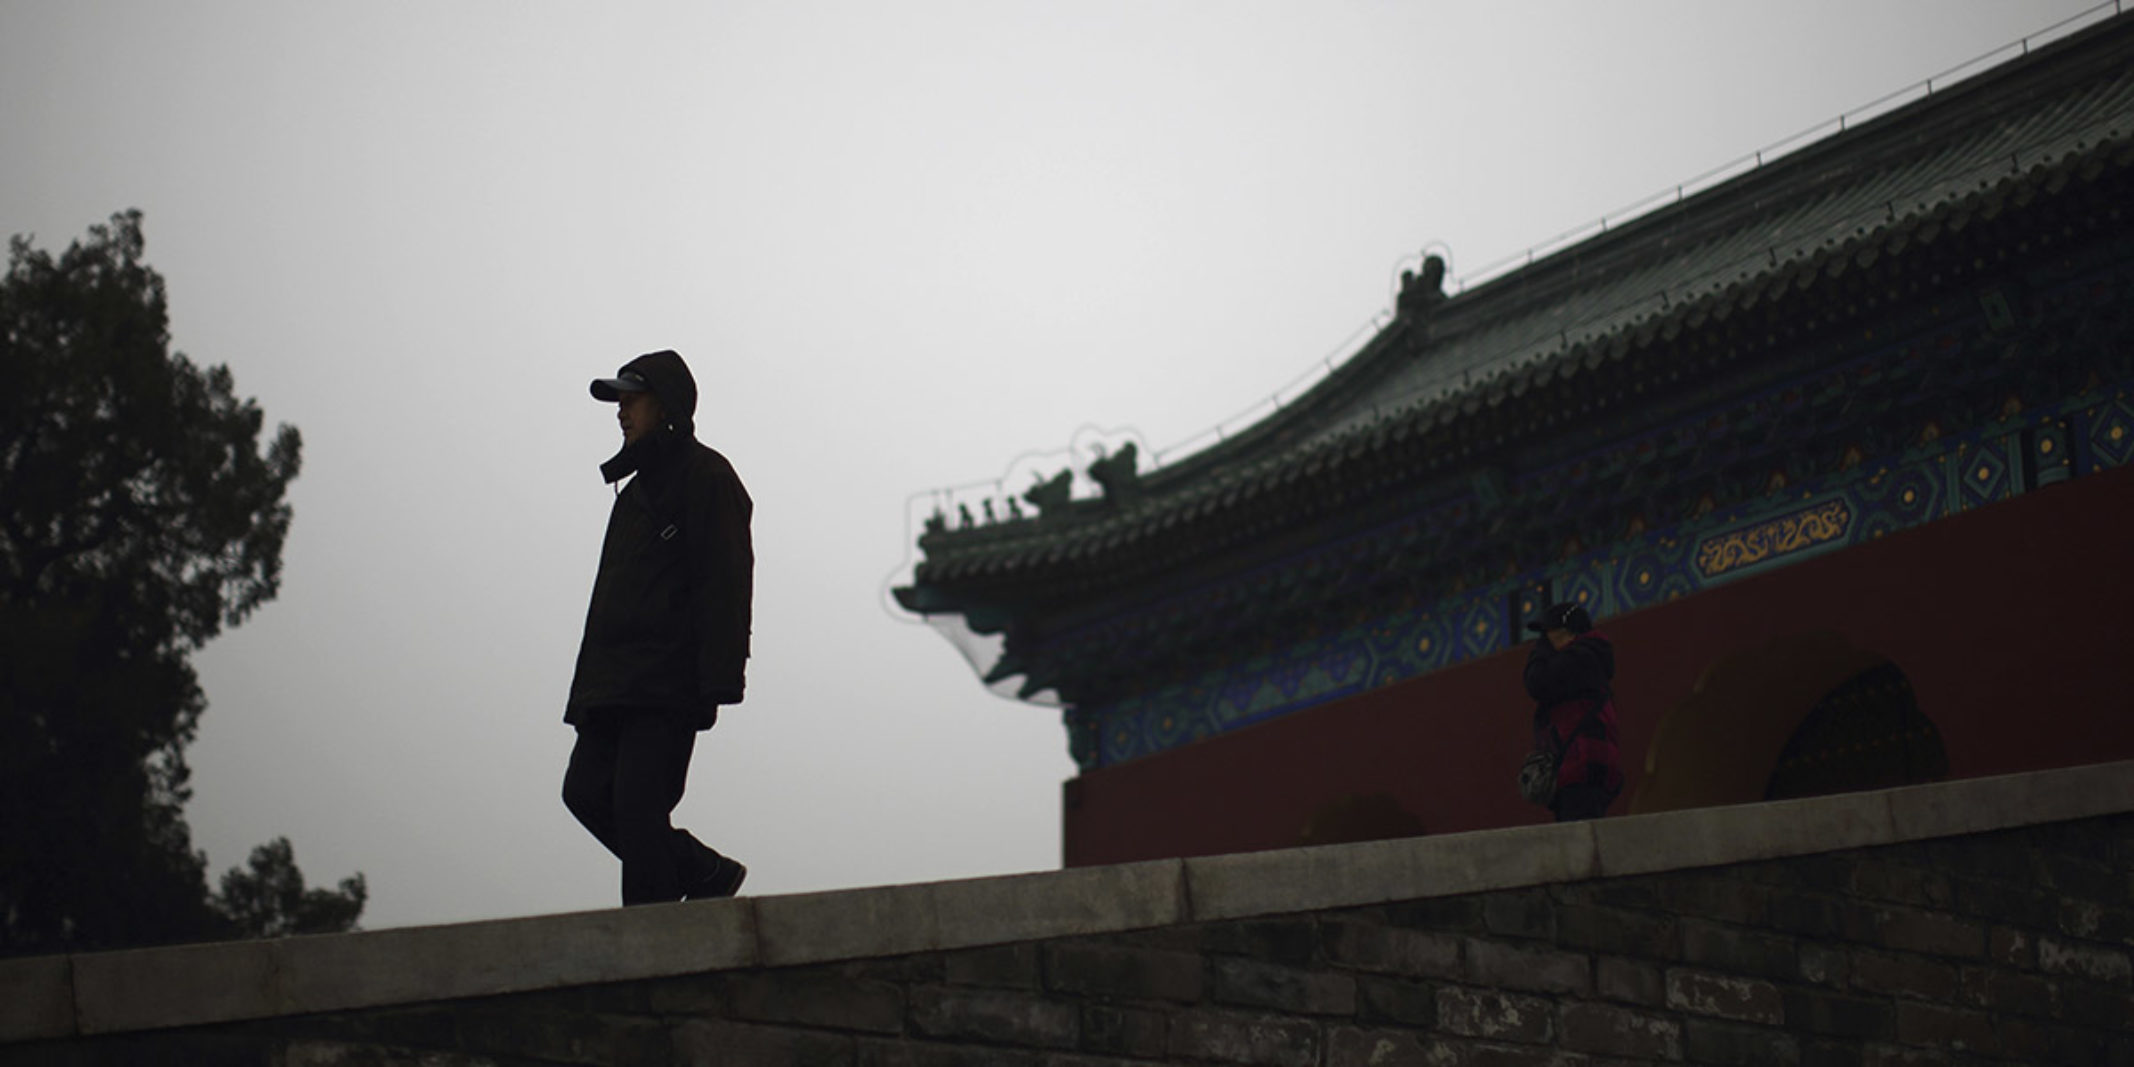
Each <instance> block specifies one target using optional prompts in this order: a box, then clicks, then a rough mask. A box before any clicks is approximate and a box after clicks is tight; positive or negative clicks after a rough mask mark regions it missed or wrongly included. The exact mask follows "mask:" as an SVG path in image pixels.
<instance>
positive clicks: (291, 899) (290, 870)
mask: <svg viewBox="0 0 2134 1067" xmlns="http://www.w3.org/2000/svg"><path fill="white" fill-rule="evenodd" d="M367 895H368V891H367V890H366V889H365V887H364V884H363V875H362V874H360V873H358V874H357V875H355V876H354V877H352V878H343V879H341V887H340V889H339V890H338V891H334V890H327V889H306V888H304V875H303V872H301V871H299V870H297V869H296V852H295V850H294V849H292V848H290V847H289V839H288V838H286V837H277V838H275V839H274V840H272V841H269V842H267V843H266V844H264V845H260V846H258V847H256V848H254V849H253V850H252V860H251V862H250V863H249V864H248V865H247V866H246V867H244V868H238V867H232V868H230V869H229V870H228V871H225V872H224V873H223V875H222V892H221V894H220V895H218V896H217V897H216V901H215V902H216V906H217V908H218V909H220V910H221V912H222V914H223V916H224V917H226V918H228V919H229V920H230V921H231V922H233V923H235V924H236V925H237V929H238V930H239V931H240V932H241V933H242V934H243V935H244V936H246V937H287V936H289V935H291V934H323V933H331V932H333V931H336V930H346V929H349V928H350V927H353V926H354V925H355V924H356V917H357V916H358V915H361V914H363V901H364V898H365V897H366V896H367Z"/></svg>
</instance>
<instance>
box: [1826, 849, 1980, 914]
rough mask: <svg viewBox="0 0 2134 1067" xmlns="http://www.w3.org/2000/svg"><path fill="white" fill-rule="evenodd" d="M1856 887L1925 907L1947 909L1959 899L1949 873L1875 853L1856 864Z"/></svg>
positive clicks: (1874, 895) (1876, 896)
mask: <svg viewBox="0 0 2134 1067" xmlns="http://www.w3.org/2000/svg"><path fill="white" fill-rule="evenodd" d="M1852 889H1853V892H1854V893H1856V894H1858V895H1860V896H1863V897H1867V898H1870V899H1874V900H1887V901H1890V902H1893V903H1897V904H1910V905H1913V906H1916V907H1922V908H1935V909H1946V908H1948V907H1949V906H1951V905H1953V904H1954V903H1955V902H1956V891H1955V890H1954V889H1953V888H1951V886H1950V883H1949V879H1948V877H1947V876H1946V875H1943V874H1941V873H1940V872H1938V871H1935V870H1932V869H1928V868H1923V867H1917V866H1913V865H1912V864H1909V863H1893V862H1890V861H1888V860H1882V859H1876V858H1874V857H1872V856H1869V857H1863V858H1862V859H1861V860H1860V862H1859V863H1858V864H1857V865H1855V866H1854V868H1853V875H1852Z"/></svg>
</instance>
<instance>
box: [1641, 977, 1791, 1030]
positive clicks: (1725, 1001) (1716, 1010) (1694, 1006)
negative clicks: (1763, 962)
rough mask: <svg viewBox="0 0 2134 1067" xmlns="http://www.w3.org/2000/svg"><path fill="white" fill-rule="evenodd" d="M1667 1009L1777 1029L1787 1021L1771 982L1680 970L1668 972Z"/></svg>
mask: <svg viewBox="0 0 2134 1067" xmlns="http://www.w3.org/2000/svg"><path fill="white" fill-rule="evenodd" d="M1667 1006H1668V1007H1670V1008H1673V1009H1675V1010H1677V1011H1686V1012H1691V1013H1693V1014H1696V1015H1710V1016H1716V1017H1718V1018H1721V1019H1732V1020H1734V1021H1735V1022H1744V1023H1762V1024H1764V1025H1766V1026H1777V1025H1778V1024H1780V1023H1782V1022H1784V1021H1785V1017H1786V1010H1785V1004H1784V1002H1783V1000H1782V999H1781V998H1780V996H1779V992H1778V987H1777V986H1775V985H1772V984H1771V983H1769V982H1765V981H1762V980H1759V979H1755V978H1742V977H1738V976H1735V975H1728V974H1712V973H1710V972H1706V971H1691V970H1683V969H1679V968H1678V969H1676V970H1672V971H1669V972H1667Z"/></svg>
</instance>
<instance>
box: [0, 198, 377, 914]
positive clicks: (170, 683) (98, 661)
mask: <svg viewBox="0 0 2134 1067" xmlns="http://www.w3.org/2000/svg"><path fill="white" fill-rule="evenodd" d="M141 253H142V238H141V216H140V213H139V212H137V211H136V212H127V213H124V214H120V215H115V216H113V217H112V219H111V223H110V225H108V226H94V227H91V228H90V230H89V237H88V239H87V240H86V241H78V242H76V243H74V244H73V245H71V246H70V247H69V248H68V249H67V250H66V252H65V253H64V254H62V255H60V256H58V257H57V258H54V257H53V256H52V255H50V254H49V253H46V252H43V251H40V250H37V249H35V248H33V247H31V244H30V242H29V241H28V240H27V239H26V238H23V237H15V238H13V239H12V240H11V241H10V242H9V247H8V269H7V274H6V277H5V279H4V280H0V381H4V382H5V385H4V387H0V812H4V813H5V815H4V817H0V951H6V952H30V951H58V950H70V949H77V948H102V947H112V946H117V945H136V944H148V943H156V942H165V941H175V940H195V939H201V938H212V937H223V936H241V935H244V934H247V933H253V934H258V933H266V932H270V931H272V930H274V929H279V928H280V926H281V925H286V924H287V923H288V922H296V921H298V920H296V919H295V918H291V917H289V916H283V917H281V918H276V919H274V920H272V921H268V920H262V919H259V916H260V911H259V907H258V906H256V904H255V902H254V897H255V896H256V895H257V894H253V892H252V889H251V888H250V887H252V886H254V885H268V884H270V883H271V884H273V885H275V886H276V887H277V888H276V889H274V891H273V899H274V900H275V901H281V900H284V899H286V894H285V893H283V891H282V890H281V889H280V888H278V887H279V886H280V885H281V881H282V880H285V876H286V878H296V879H297V880H298V882H299V884H300V883H301V876H299V875H297V873H296V868H295V863H294V857H293V855H291V854H290V851H289V848H288V844H287V842H286V841H278V842H276V843H275V844H274V845H269V846H262V847H261V849H259V850H257V851H255V852H254V854H253V857H252V859H253V863H252V869H251V872H250V873H244V872H240V871H232V872H231V875H232V876H234V877H236V878H237V880H236V881H235V882H232V881H230V879H228V878H226V879H225V885H226V886H235V887H237V888H238V889H239V890H241V891H242V892H244V893H245V894H247V897H246V902H245V903H243V904H242V905H239V906H236V907H235V909H234V910H233V909H232V908H231V907H228V906H225V902H223V901H220V900H218V899H217V898H215V897H214V896H213V895H212V894H211V893H209V891H208V888H207V879H206V857H205V855H204V854H202V853H200V852H198V851H195V850H194V849H193V848H192V845H191V834H190V831H189V830H188V828H187V827H186V824H185V817H184V805H185V802H186V800H187V799H188V797H189V796H190V789H189V787H188V784H187V783H188V770H187V768H186V764H185V748H186V746H187V745H188V744H190V743H191V741H192V740H193V738H194V736H195V733H196V731H197V730H198V728H199V721H200V715H201V712H202V711H203V710H205V708H206V698H205V696H204V695H203V694H202V692H201V690H200V686H199V682H198V679H197V678H196V676H195V674H194V672H193V668H192V666H191V664H190V662H189V657H190V654H191V653H192V652H193V651H194V650H196V649H198V648H199V647H200V646H201V645H202V644H204V643H205V642H206V641H208V640H209V639H210V638H212V637H214V636H215V635H216V634H217V633H219V632H221V629H222V628H223V627H224V626H235V625H237V624H239V623H240V622H242V621H243V620H244V619H245V618H246V617H247V616H248V615H250V614H251V613H252V612H253V611H254V610H256V609H257V608H258V607H259V606H260V605H261V604H264V603H265V602H267V601H268V600H270V599H272V598H273V596H274V594H275V591H276V589H277V586H278V583H279V580H280V575H281V552H282V543H283V539H284V538H285V537H286V536H287V534H288V530H289V521H290V514H291V512H290V508H289V505H288V503H287V502H286V501H285V499H284V496H285V493H286V491H287V489H288V485H289V482H290V481H291V479H293V478H295V477H296V474H297V468H298V466H299V456H300V453H301V450H302V441H301V438H300V437H299V436H298V434H297V431H296V428H295V427H293V426H288V425H283V426H280V427H278V428H277V429H276V430H275V431H274V434H273V436H272V438H271V439H270V440H269V441H268V443H267V446H266V449H265V451H264V453H262V452H261V451H260V448H259V437H260V429H261V424H262V418H261V414H260V411H259V408H258V406H257V405H256V404H254V403H253V402H252V401H250V400H240V399H238V398H237V397H236V395H235V394H234V392H233V382H232V380H231V377H230V372H229V370H228V369H227V368H226V367H222V366H211V367H208V368H205V369H202V368H200V367H198V366H196V365H194V364H193V362H192V361H190V360H188V359H187V358H186V357H185V356H184V355H182V354H176V353H172V352H170V350H169V345H170V337H169V329H168V322H169V316H168V311H167V308H166V305H165V300H164V286H163V279H162V277H161V276H160V275H158V274H157V273H156V272H155V271H154V270H153V269H151V268H150V267H149V266H148V265H147V264H146V263H144V262H142V259H141ZM262 853H265V854H266V855H265V858H264V859H262ZM262 863H264V864H265V865H266V866H265V867H262ZM277 863H279V864H280V865H281V866H282V867H285V868H286V871H285V872H278V871H275V870H273V868H274V867H275V865H276V864H277ZM343 889H344V891H347V890H351V889H352V892H347V893H346V894H345V899H346V901H347V902H348V903H349V904H350V905H352V906H350V907H346V908H343V909H341V910H339V911H335V910H334V909H332V908H328V907H324V906H323V905H319V904H304V903H303V902H304V901H306V900H307V899H308V898H306V897H304V896H303V894H302V893H301V892H300V893H299V894H298V896H297V897H296V900H297V901H298V902H299V903H300V904H302V913H303V915H305V916H317V915H333V916H339V917H341V918H340V920H339V921H341V922H342V926H343V927H344V928H345V927H346V926H348V925H351V924H353V922H354V920H355V917H356V915H357V914H358V913H360V911H361V909H362V903H363V887H362V882H361V876H360V875H359V876H358V877H357V878H356V879H354V880H352V881H351V882H344V883H343ZM255 920H257V922H258V923H260V924H263V925H247V924H248V923H254V922H255ZM307 921H308V920H307Z"/></svg>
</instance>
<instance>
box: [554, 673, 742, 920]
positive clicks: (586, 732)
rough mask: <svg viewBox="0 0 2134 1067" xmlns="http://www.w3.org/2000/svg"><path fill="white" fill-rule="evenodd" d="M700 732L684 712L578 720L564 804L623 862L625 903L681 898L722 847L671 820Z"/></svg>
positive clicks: (618, 713)
mask: <svg viewBox="0 0 2134 1067" xmlns="http://www.w3.org/2000/svg"><path fill="white" fill-rule="evenodd" d="M696 741H697V732H696V729H695V727H694V726H692V725H691V724H690V723H689V722H687V721H686V720H684V719H683V718H682V717H681V716H678V715H671V714H667V713H664V712H653V711H615V712H609V713H607V714H605V715H602V716H599V717H598V718H595V719H593V720H591V721H589V722H586V723H583V724H581V725H580V726H579V727H578V743H577V745H575V746H574V747H572V749H571V763H570V769H569V770H566V771H564V772H563V804H564V806H565V807H567V808H569V809H571V814H572V815H574V816H577V818H578V821H579V822H580V823H582V824H584V826H585V828H586V829H587V830H590V831H592V834H593V836H594V837H596V838H598V839H599V840H600V843H601V844H602V845H604V846H606V847H607V850H608V851H609V852H612V853H614V854H615V858H617V859H619V860H621V861H622V902H623V903H624V904H656V903H661V902H663V901H671V900H680V899H682V895H683V893H684V892H685V890H686V889H687V888H688V886H689V885H690V884H691V883H692V882H694V881H695V880H696V879H698V878H700V877H702V875H703V873H704V872H705V871H706V870H707V869H708V868H709V866H710V865H711V864H712V863H715V862H716V857H717V855H718V854H717V853H715V852H713V851H712V850H711V849H709V848H706V847H704V846H703V845H702V844H699V843H698V842H697V839H696V838H694V837H692V836H690V834H689V832H688V831H686V830H677V829H675V828H674V825H673V824H672V823H670V822H669V821H668V818H669V816H671V815H673V813H674V806H675V805H676V804H679V803H681V802H682V789H683V787H684V786H686V785H687V784H688V781H689V757H690V755H691V754H692V753H694V752H695V751H696Z"/></svg>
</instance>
